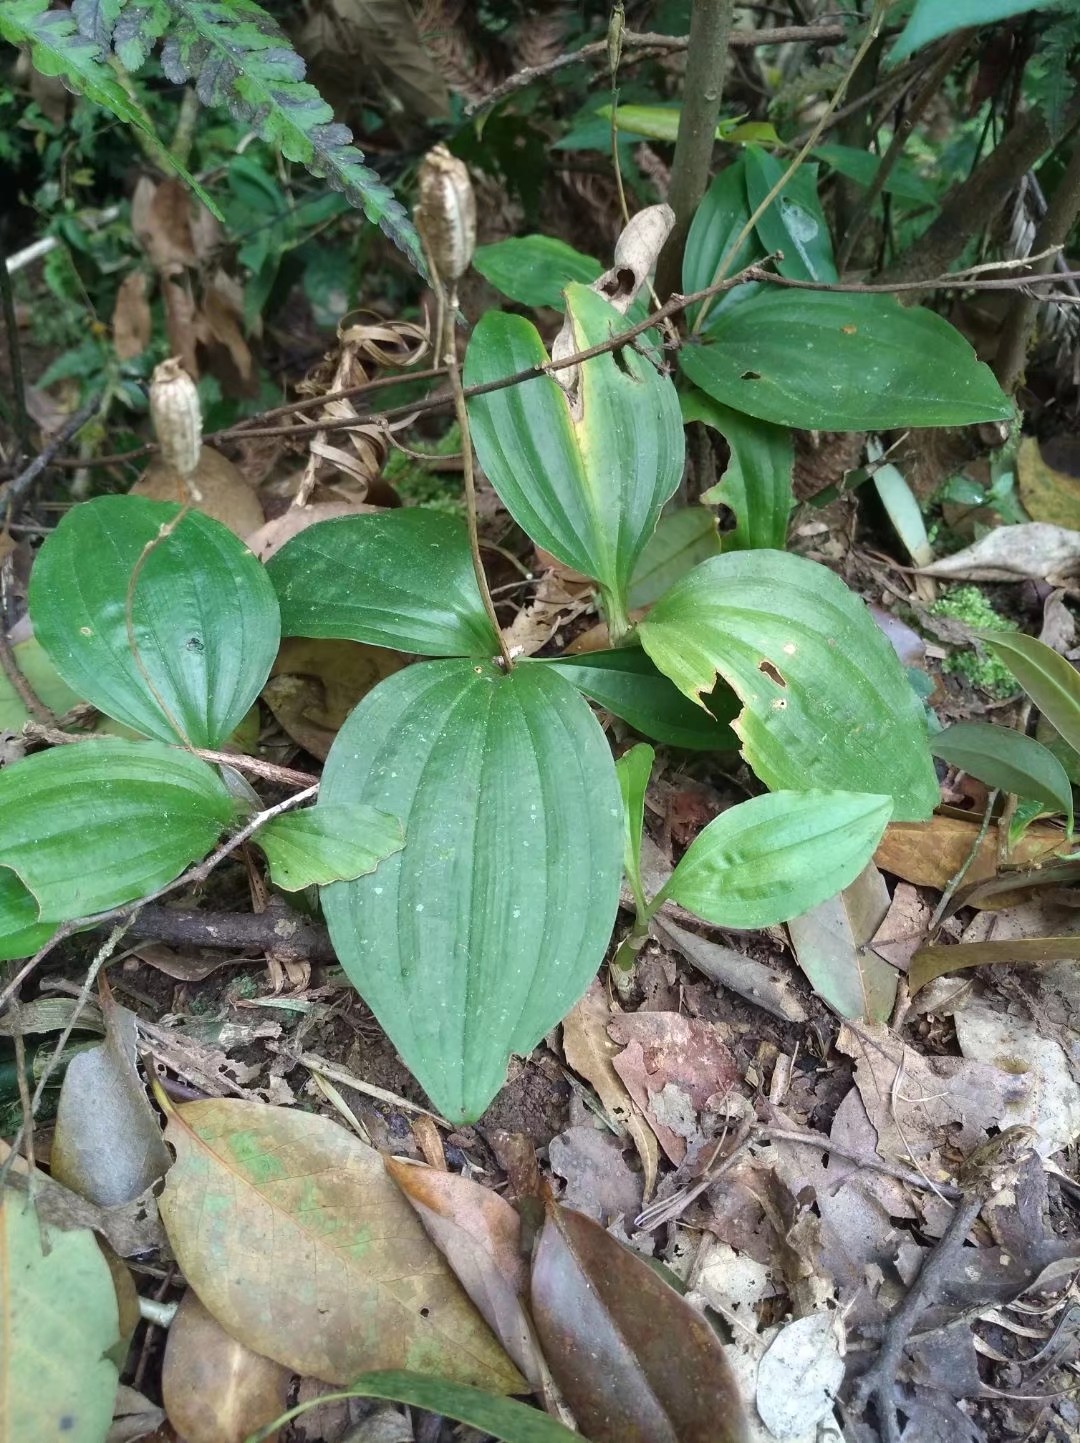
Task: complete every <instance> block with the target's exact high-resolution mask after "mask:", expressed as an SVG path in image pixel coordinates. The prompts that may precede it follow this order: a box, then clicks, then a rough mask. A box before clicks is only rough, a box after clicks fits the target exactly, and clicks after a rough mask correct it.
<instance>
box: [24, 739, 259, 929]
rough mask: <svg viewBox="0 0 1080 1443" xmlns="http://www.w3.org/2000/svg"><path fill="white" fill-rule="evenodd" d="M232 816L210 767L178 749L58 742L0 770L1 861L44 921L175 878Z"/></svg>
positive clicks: (81, 913) (102, 906) (84, 912)
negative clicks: (2, 821) (32, 899)
mask: <svg viewBox="0 0 1080 1443" xmlns="http://www.w3.org/2000/svg"><path fill="white" fill-rule="evenodd" d="M234 815H235V808H234V804H233V801H232V799H231V797H230V796H229V793H228V792H227V791H226V789H225V786H224V784H223V783H222V782H221V780H220V779H219V777H218V775H217V773H216V772H215V771H214V770H213V768H212V767H209V766H207V764H206V762H204V761H200V760H199V758H198V757H194V756H191V755H190V754H189V753H187V752H184V751H181V750H180V749H179V748H178V747H167V746H164V745H163V744H162V743H160V742H141V741H140V742H130V741H122V740H120V739H119V738H112V737H110V738H105V739H103V740H101V741H88V742H82V743H79V744H78V745H76V746H67V747H56V748H54V749H53V750H52V751H48V752H37V753H36V754H35V755H34V756H31V757H27V758H26V759H25V760H24V761H21V762H17V763H16V764H15V765H14V766H10V767H5V768H4V770H3V771H2V772H0V816H2V817H3V819H4V825H3V829H2V830H0V867H10V868H11V870H12V871H13V872H14V873H15V874H16V875H17V876H18V877H19V879H20V880H21V881H22V882H23V883H24V885H25V886H26V887H27V888H28V889H29V891H30V892H32V893H33V895H34V898H35V900H36V901H37V906H38V917H37V920H38V921H42V922H64V921H68V920H70V919H73V918H76V917H85V916H88V915H90V914H91V913H94V912H103V911H105V910H106V909H107V908H109V907H117V906H119V905H120V904H121V903H123V902H131V901H134V900H135V899H136V898H138V897H142V896H145V894H146V893H147V892H152V891H153V890H154V889H155V888H157V887H161V886H164V884H165V883H166V882H171V881H172V879H173V878H174V877H177V876H179V874H180V873H181V872H182V871H183V869H184V868H185V867H186V866H187V864H188V863H189V862H193V861H194V860H195V859H196V858H197V857H201V856H203V855H204V854H205V853H206V852H208V851H209V850H210V848H211V847H212V846H213V845H214V843H215V842H216V841H217V839H218V837H219V836H220V835H221V833H222V831H223V830H224V829H225V827H227V826H228V824H229V823H230V821H232V819H233V816H234ZM0 875H2V874H0Z"/></svg>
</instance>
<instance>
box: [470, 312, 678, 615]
mask: <svg viewBox="0 0 1080 1443" xmlns="http://www.w3.org/2000/svg"><path fill="white" fill-rule="evenodd" d="M566 298H567V306H568V310H569V315H570V317H571V319H572V322H573V341H574V347H575V349H577V350H584V349H586V348H587V347H590V346H595V345H600V344H602V343H603V342H604V341H606V340H608V339H609V338H610V337H611V336H612V335H614V334H616V333H617V332H618V331H619V330H621V329H623V328H624V327H625V322H624V320H623V318H622V317H621V316H620V315H619V313H618V312H617V311H616V310H614V309H613V308H612V307H611V306H609V305H608V303H607V302H606V301H605V300H603V299H602V298H601V297H600V296H598V295H595V294H594V293H593V292H592V291H590V290H588V289H587V288H586V287H585V286H581V285H577V284H574V285H571V286H569V287H567V291H566ZM547 363H548V355H547V352H546V351H545V350H544V345H543V342H542V341H541V339H540V336H539V334H538V333H537V331H536V328H535V327H534V326H533V325H531V324H530V323H529V322H528V321H526V320H524V319H523V318H522V317H521V316H509V315H505V314H503V313H502V312H500V311H489V312H488V313H487V315H486V316H484V318H483V320H482V321H481V322H480V324H479V325H478V326H477V328H476V330H475V331H474V332H473V337H472V340H471V341H470V343H469V350H468V354H467V355H466V358H465V379H466V382H467V383H468V384H469V385H479V384H482V383H484V382H488V381H497V380H499V379H501V378H502V377H504V376H509V375H513V374H514V373H515V372H517V371H521V370H525V369H526V368H528V367H530V366H543V365H545V364H547ZM575 391H576V395H575V397H574V398H573V399H571V398H570V397H568V396H567V395H566V392H565V391H564V390H563V389H562V387H561V386H560V385H559V384H558V383H557V382H556V381H555V380H554V379H552V377H551V376H536V377H535V378H534V379H532V380H529V381H526V382H524V383H523V384H521V385H517V386H506V387H503V388H502V389H501V390H496V391H491V392H489V393H488V394H487V395H484V396H474V397H473V398H472V399H471V400H470V402H469V413H470V416H471V417H472V424H473V440H474V442H475V445H476V451H477V455H478V456H479V458H480V464H481V465H482V466H483V468H484V470H485V472H486V473H487V475H488V478H489V480H490V481H491V484H492V485H493V486H494V488H495V490H496V491H497V492H498V493H499V496H500V497H501V498H502V500H503V503H504V504H505V506H506V508H507V510H508V511H509V512H510V514H511V515H512V516H513V518H514V520H515V521H516V522H517V523H518V525H519V526H521V527H523V528H524V530H525V531H527V532H528V534H529V535H530V536H531V537H532V539H533V540H534V541H536V542H537V543H539V545H541V546H543V547H544V548H545V549H546V550H548V551H550V552H551V554H552V555H553V556H556V557H557V558H558V559H559V560H560V561H561V562H562V563H563V564H564V565H565V566H569V567H571V568H572V569H573V570H575V571H580V572H581V573H582V574H583V575H585V576H591V577H592V578H593V579H594V580H596V581H597V582H599V584H600V588H601V591H602V592H603V593H605V596H606V597H608V598H611V599H613V600H614V601H615V603H616V605H617V606H618V607H619V608H620V609H623V608H625V606H626V593H627V589H628V587H629V583H630V577H631V576H632V574H633V571H634V567H635V565H636V563H637V560H638V558H639V557H640V556H641V553H642V551H643V550H644V548H645V543H646V542H647V541H648V539H649V537H650V536H651V535H652V533H653V531H654V529H655V527H656V522H657V519H658V517H659V515H660V508H661V506H662V505H663V504H664V502H665V501H666V500H667V498H668V497H669V496H670V495H671V494H672V492H673V491H674V490H675V488H676V486H677V485H678V484H679V478H680V477H681V475H682V467H683V426H682V417H681V416H680V414H679V399H678V396H677V395H676V392H675V385H674V382H673V381H672V380H671V377H670V376H666V375H663V374H662V373H661V372H660V371H658V370H657V369H656V367H655V366H654V365H653V363H652V361H651V360H649V359H648V358H647V357H645V356H644V355H642V354H641V353H640V352H639V351H637V350H636V349H634V347H632V346H626V347H624V348H623V349H622V350H621V351H620V352H619V353H618V357H616V356H615V355H613V354H611V353H610V352H609V353H607V354H605V355H601V356H596V357H594V358H593V359H592V360H590V361H586V362H584V364H583V365H582V366H581V367H580V369H579V378H578V381H577V385H576V388H575Z"/></svg>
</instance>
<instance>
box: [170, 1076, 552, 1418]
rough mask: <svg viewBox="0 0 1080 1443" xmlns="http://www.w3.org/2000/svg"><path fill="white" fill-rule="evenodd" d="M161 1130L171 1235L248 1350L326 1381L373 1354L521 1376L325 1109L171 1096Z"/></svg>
mask: <svg viewBox="0 0 1080 1443" xmlns="http://www.w3.org/2000/svg"><path fill="white" fill-rule="evenodd" d="M165 1135H166V1138H167V1139H168V1141H169V1142H171V1143H172V1145H173V1146H174V1147H175V1149H176V1162H175V1164H174V1165H173V1167H172V1169H171V1170H170V1172H169V1174H168V1177H167V1179H166V1183H165V1191H164V1192H163V1194H162V1196H161V1204H160V1207H161V1217H162V1221H163V1222H164V1224H165V1229H166V1231H167V1233H168V1236H169V1242H170V1243H171V1244H172V1247H173V1249H174V1251H175V1253H176V1257H177V1261H178V1262H179V1263H180V1266H181V1267H182V1269H183V1271H184V1275H185V1277H186V1278H187V1280H188V1282H189V1283H190V1284H191V1286H192V1287H193V1288H194V1289H195V1291H196V1293H197V1294H198V1296H199V1300H200V1301H201V1302H202V1304H203V1306H204V1307H205V1308H206V1309H207V1311H208V1312H210V1313H211V1314H212V1315H213V1316H214V1317H215V1318H216V1319H217V1321H218V1322H219V1323H220V1324H221V1325H222V1327H223V1328H225V1330H226V1331H227V1332H228V1333H231V1334H232V1335H233V1337H235V1338H238V1339H239V1340H240V1341H241V1342H242V1343H244V1344H245V1345H246V1346H247V1347H249V1348H251V1349H252V1350H253V1351H254V1352H256V1353H261V1354H263V1356H265V1357H267V1358H273V1359H274V1360H275V1361H276V1362H278V1363H282V1364H284V1365H285V1366H286V1367H289V1368H292V1369H293V1371H294V1372H297V1373H303V1374H307V1375H310V1376H311V1377H314V1378H321V1379H322V1380H323V1381H324V1382H327V1383H345V1382H348V1381H350V1380H351V1379H353V1378H355V1377H356V1376H357V1374H358V1373H359V1372H361V1371H362V1369H364V1368H370V1367H371V1366H372V1365H373V1364H374V1365H378V1366H385V1367H395V1368H403V1367H411V1368H418V1369H419V1368H425V1367H426V1368H431V1369H432V1370H433V1371H434V1372H437V1373H440V1374H442V1375H443V1376H444V1377H446V1378H449V1379H452V1380H453V1381H456V1382H466V1383H472V1384H475V1385H477V1386H479V1387H482V1388H486V1389H488V1390H489V1391H491V1392H495V1393H514V1392H519V1391H522V1390H523V1389H524V1386H525V1385H524V1382H523V1380H522V1379H521V1378H520V1377H519V1375H518V1373H517V1370H516V1369H515V1368H513V1367H512V1366H511V1364H510V1361H509V1359H508V1358H507V1357H506V1355H505V1354H504V1353H503V1351H502V1349H501V1348H500V1347H499V1345H498V1344H497V1343H496V1341H495V1339H494V1338H493V1337H492V1335H491V1333H490V1332H489V1331H488V1328H487V1325H486V1324H485V1323H484V1322H483V1320H482V1319H481V1317H480V1315H479V1314H478V1313H477V1312H476V1310H475V1309H474V1307H473V1305H472V1304H471V1303H470V1302H469V1300H468V1298H467V1297H466V1296H465V1294H464V1293H463V1292H462V1291H461V1288H460V1287H459V1286H458V1284H457V1282H456V1281H455V1280H454V1278H453V1276H452V1274H451V1273H450V1271H449V1269H448V1268H447V1266H446V1264H445V1263H444V1261H443V1259H442V1257H441V1256H440V1254H439V1253H438V1251H437V1250H436V1249H435V1248H434V1247H433V1246H432V1244H431V1243H430V1242H429V1241H428V1239H427V1237H426V1235H425V1233H424V1230H423V1228H422V1227H421V1225H420V1222H419V1220H418V1219H417V1218H416V1216H415V1214H414V1213H413V1211H412V1209H411V1208H410V1206H409V1204H408V1203H407V1202H406V1201H405V1199H404V1198H403V1197H402V1196H401V1193H400V1192H399V1191H398V1189H397V1187H396V1185H395V1184H394V1183H393V1182H392V1181H391V1179H390V1178H389V1177H388V1176H387V1174H386V1171H385V1169H384V1168H383V1164H382V1159H381V1158H380V1156H379V1154H378V1153H377V1152H376V1151H375V1149H374V1148H371V1147H368V1146H366V1144H364V1143H362V1142H360V1141H359V1139H357V1138H354V1137H353V1136H352V1135H351V1134H350V1133H348V1132H346V1131H345V1130H344V1128H341V1127H338V1126H337V1124H336V1123H333V1122H331V1121H330V1120H329V1119H328V1118H325V1117H316V1116H315V1115H314V1114H312V1113H307V1112H297V1111H295V1110H293V1109H290V1108H277V1107H268V1106H266V1105H265V1104H263V1103H259V1102H247V1101H242V1100H240V1099H236V1098H212V1099H210V1100H209V1101H206V1102H194V1103H186V1104H184V1105H183V1106H181V1107H177V1108H176V1109H175V1110H174V1111H173V1113H172V1116H171V1118H170V1121H169V1125H168V1128H167V1130H166V1134H165Z"/></svg>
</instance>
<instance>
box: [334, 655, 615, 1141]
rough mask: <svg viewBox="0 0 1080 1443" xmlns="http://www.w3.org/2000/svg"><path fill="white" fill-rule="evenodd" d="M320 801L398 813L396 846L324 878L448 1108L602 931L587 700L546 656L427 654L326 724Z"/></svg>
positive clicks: (600, 944)
mask: <svg viewBox="0 0 1080 1443" xmlns="http://www.w3.org/2000/svg"><path fill="white" fill-rule="evenodd" d="M321 797H322V803H320V805H322V804H323V803H325V804H328V805H333V806H338V805H342V804H344V805H357V804H361V805H364V806H370V807H375V808H376V809H378V810H379V811H381V812H387V813H389V814H390V815H391V816H394V817H399V818H400V819H401V822H402V825H403V826H404V829H405V836H406V838H407V841H406V844H405V847H404V849H403V850H402V851H400V852H397V853H395V854H394V855H393V856H390V857H388V858H387V859H386V860H385V861H384V862H382V863H381V864H380V866H379V868H378V870H377V871H376V872H374V873H373V874H372V875H371V876H367V877H360V878H358V879H357V880H356V881H353V882H339V883H336V884H334V885H333V886H330V887H324V888H323V889H322V901H323V910H324V912H325V914H326V920H327V925H328V926H329V928H330V935H331V938H332V940H333V943H334V949H335V951H336V952H337V955H338V957H339V958H340V959H341V963H342V966H343V967H344V968H345V971H346V972H347V973H348V975H349V978H350V980H351V981H352V982H353V984H354V985H355V987H356V988H357V990H358V991H359V992H360V994H361V996H362V997H363V998H364V1000H365V1001H366V1002H367V1004H368V1005H369V1006H370V1007H371V1009H372V1011H373V1012H374V1013H375V1015H376V1017H377V1018H378V1019H379V1022H380V1023H381V1024H382V1026H383V1028H384V1029H385V1031H386V1032H387V1034H388V1035H389V1037H390V1038H391V1040H392V1041H393V1043H394V1045H395V1046H396V1047H397V1049H398V1051H399V1052H400V1053H401V1056H402V1058H403V1060H404V1061H405V1064H406V1065H407V1066H408V1067H409V1069H410V1070H411V1071H412V1072H413V1074H414V1075H415V1077H416V1078H417V1080H418V1081H419V1082H420V1083H421V1085H422V1086H423V1087H424V1088H425V1090H426V1091H427V1093H428V1096H429V1097H430V1098H431V1100H432V1102H433V1103H434V1105H435V1107H436V1108H437V1109H438V1110H439V1111H440V1112H441V1113H442V1114H443V1115H444V1116H445V1117H448V1118H450V1119H452V1120H453V1121H455V1122H461V1121H471V1120H473V1119H475V1118H477V1117H478V1116H479V1115H480V1114H481V1113H482V1112H483V1111H484V1109H485V1108H486V1107H487V1105H488V1103H489V1102H490V1101H491V1099H492V1098H493V1097H494V1096H495V1094H496V1092H498V1090H499V1088H500V1087H501V1086H502V1085H503V1082H504V1080H505V1077H506V1067H507V1063H508V1061H509V1057H510V1054H511V1053H515V1052H516V1053H520V1054H522V1055H527V1054H528V1053H529V1052H530V1051H531V1050H532V1049H533V1047H535V1046H536V1044H537V1042H539V1040H540V1038H541V1037H543V1035H544V1033H545V1032H547V1031H548V1029H549V1028H551V1027H553V1026H554V1025H555V1023H556V1022H558V1021H559V1020H560V1019H561V1018H562V1017H563V1016H564V1015H565V1014H566V1013H567V1012H568V1011H569V1010H570V1008H571V1007H572V1006H573V1005H574V1003H575V1002H576V1001H577V999H578V998H579V997H580V996H581V995H582V994H583V993H584V991H585V989H586V987H587V986H588V984H589V982H590V981H591V980H592V978H593V976H594V975H595V973H596V969H597V967H599V965H600V963H601V961H602V960H603V956H604V951H605V948H606V947H607V944H608V941H609V940H610V937H611V929H612V926H613V924H614V920H615V909H616V905H617V902H618V894H619V875H620V871H621V867H622V850H623V847H622V833H623V825H622V804H621V802H620V798H619V788H618V784H617V783H616V780H615V769H614V764H613V762H612V759H611V753H610V751H609V749H608V745H607V742H606V741H605V739H604V735H603V732H602V731H601V730H600V727H599V726H598V724H597V722H596V720H595V718H594V717H593V716H592V713H591V712H590V711H589V707H588V705H587V703H586V702H585V701H584V700H583V699H582V698H581V697H580V696H579V695H578V694H577V692H575V690H574V689H573V687H571V686H570V685H569V683H568V682H566V681H564V680H563V678H562V677H560V676H558V675H556V674H555V673H554V672H553V671H551V670H550V669H548V668H546V667H543V666H540V665H534V666H517V667H515V668H514V670H513V671H512V672H511V673H510V674H509V675H507V674H505V673H504V672H502V671H501V670H500V669H499V668H498V667H495V666H493V665H491V664H489V663H482V662H472V661H435V662H429V663H425V664H424V665H421V666H413V667H409V668H407V669H406V670H405V671H401V672H398V673H397V674H396V675H394V676H391V677H388V678H387V680H385V681H384V682H382V683H381V684H380V685H379V686H378V687H376V688H375V690H374V691H372V692H369V693H368V695H367V696H366V697H365V698H364V700H363V701H362V702H361V703H360V705H359V706H358V707H357V708H356V710H355V711H354V712H353V713H352V715H351V716H350V717H349V719H348V721H347V722H346V723H345V725H344V726H343V727H342V729H341V731H340V732H339V733H338V736H337V739H336V740H335V742H334V745H333V747H332V748H331V751H330V755H329V757H328V758H327V762H326V768H325V771H324V773H323V782H322V793H321Z"/></svg>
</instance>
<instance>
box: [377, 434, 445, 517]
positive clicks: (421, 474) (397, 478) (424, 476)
mask: <svg viewBox="0 0 1080 1443" xmlns="http://www.w3.org/2000/svg"><path fill="white" fill-rule="evenodd" d="M412 449H413V450H414V451H419V452H422V454H423V455H425V456H456V455H457V453H458V452H459V451H460V450H461V432H460V431H459V429H458V427H457V424H456V422H455V424H454V425H453V426H451V427H450V429H449V431H447V433H446V435H445V436H443V437H441V438H440V439H439V440H438V441H436V442H435V444H434V445H433V446H413V447H412ZM383 480H384V481H388V482H389V483H390V485H391V486H393V488H394V490H395V491H396V492H397V493H398V495H399V496H400V497H401V499H402V500H403V501H406V502H409V503H410V504H412V505H414V506H427V507H429V508H430V509H431V510H432V511H445V512H447V513H448V514H449V515H451V516H464V515H465V501H464V498H463V496H462V480H461V476H460V475H459V474H458V473H457V472H448V471H432V470H431V469H429V468H428V467H427V466H425V465H424V463H423V462H422V461H415V460H414V459H413V458H412V457H411V456H406V455H405V453H404V452H403V451H397V450H391V452H390V455H389V456H388V457H387V458H386V465H385V466H384V467H383Z"/></svg>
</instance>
